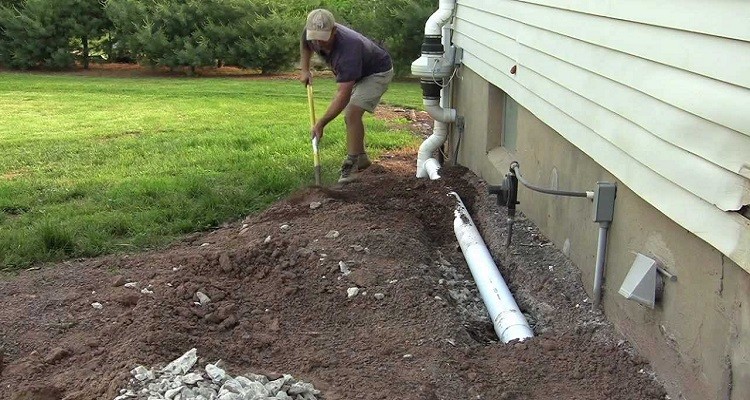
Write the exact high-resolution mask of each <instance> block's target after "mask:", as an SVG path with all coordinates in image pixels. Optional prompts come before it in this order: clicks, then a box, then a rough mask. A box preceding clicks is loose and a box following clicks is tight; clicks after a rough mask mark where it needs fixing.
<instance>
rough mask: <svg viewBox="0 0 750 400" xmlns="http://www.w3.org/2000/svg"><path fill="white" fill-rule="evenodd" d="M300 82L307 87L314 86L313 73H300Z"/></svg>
mask: <svg viewBox="0 0 750 400" xmlns="http://www.w3.org/2000/svg"><path fill="white" fill-rule="evenodd" d="M299 81H300V82H302V84H303V85H305V86H307V85H312V73H310V71H302V72H300V74H299Z"/></svg>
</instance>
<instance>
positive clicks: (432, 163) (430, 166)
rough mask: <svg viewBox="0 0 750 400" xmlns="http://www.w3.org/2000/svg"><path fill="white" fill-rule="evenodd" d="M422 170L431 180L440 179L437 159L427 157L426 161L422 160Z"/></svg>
mask: <svg viewBox="0 0 750 400" xmlns="http://www.w3.org/2000/svg"><path fill="white" fill-rule="evenodd" d="M424 170H425V172H427V176H429V177H430V179H431V180H433V181H434V180H438V179H440V174H439V173H438V171H439V170H440V163H439V162H438V160H436V159H434V158H428V159H427V161H425V162H424Z"/></svg>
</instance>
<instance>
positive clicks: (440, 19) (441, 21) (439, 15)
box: [424, 0, 456, 36]
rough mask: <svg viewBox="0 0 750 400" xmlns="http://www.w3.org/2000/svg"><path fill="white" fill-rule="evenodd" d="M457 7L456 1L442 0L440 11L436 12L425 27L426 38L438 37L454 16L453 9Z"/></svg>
mask: <svg viewBox="0 0 750 400" xmlns="http://www.w3.org/2000/svg"><path fill="white" fill-rule="evenodd" d="M455 7H456V0H440V5H439V6H438V10H437V11H435V12H434V13H433V14H432V15H431V16H430V18H429V19H427V22H426V23H425V25H424V34H425V36H438V35H440V29H441V28H442V27H443V25H445V24H446V23H447V22H448V20H449V19H450V18H451V15H453V9H454V8H455Z"/></svg>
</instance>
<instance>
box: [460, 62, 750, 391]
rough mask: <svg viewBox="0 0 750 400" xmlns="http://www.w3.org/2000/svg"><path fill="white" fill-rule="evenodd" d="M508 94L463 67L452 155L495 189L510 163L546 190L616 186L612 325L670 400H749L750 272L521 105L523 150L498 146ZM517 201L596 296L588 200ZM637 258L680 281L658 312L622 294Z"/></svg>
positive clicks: (609, 271)
mask: <svg viewBox="0 0 750 400" xmlns="http://www.w3.org/2000/svg"><path fill="white" fill-rule="evenodd" d="M505 96H506V94H505V93H504V92H503V91H502V90H500V89H499V88H498V87H497V86H495V85H494V84H493V83H491V82H488V80H487V79H485V78H483V77H482V76H480V74H478V73H477V72H476V71H473V70H472V69H471V68H469V67H466V66H464V67H462V68H461V69H460V70H459V72H458V74H457V77H456V79H454V88H453V102H454V106H455V108H456V109H457V111H458V114H459V115H460V116H463V117H464V118H465V130H464V131H463V133H462V135H463V137H462V140H461V143H460V147H459V148H458V150H456V148H455V146H456V139H457V135H456V133H457V132H455V131H454V132H453V133H452V134H451V136H450V138H449V142H448V148H449V151H450V152H451V153H452V152H454V151H458V159H457V160H458V162H459V163H460V164H462V165H465V166H467V167H469V168H470V169H471V170H473V171H474V172H476V173H477V174H479V175H480V176H481V177H483V178H485V179H486V180H488V181H489V182H490V183H493V184H498V183H500V182H501V180H502V177H503V175H504V174H505V173H506V172H507V171H508V166H509V164H510V162H511V161H513V160H516V161H518V162H519V163H520V165H521V172H522V174H523V176H524V177H525V178H526V179H528V180H529V181H531V182H533V183H536V184H539V185H542V186H548V187H557V188H559V189H563V190H576V191H584V190H593V189H594V188H595V185H596V182H597V181H609V182H616V183H617V185H618V187H617V200H616V206H615V216H614V221H613V223H612V226H611V229H610V236H609V241H608V249H607V264H606V271H605V283H604V292H603V300H602V305H603V307H604V309H605V312H606V314H607V317H608V318H609V319H610V320H611V321H613V322H614V323H615V324H616V326H617V327H618V329H619V330H620V331H621V332H622V333H623V334H624V335H625V336H626V337H627V338H629V339H630V340H631V341H632V343H633V344H634V345H635V346H636V347H637V348H638V350H639V352H640V354H641V355H643V356H645V357H647V358H648V359H649V361H650V362H651V363H652V365H653V367H654V368H655V370H656V372H657V374H658V376H659V378H660V379H662V380H663V381H664V383H665V384H666V386H667V389H668V390H669V392H670V394H671V395H672V398H673V399H678V398H680V397H678V396H679V395H683V396H684V398H687V399H695V400H705V399H730V400H741V399H742V400H744V399H748V398H750V274H748V273H747V272H746V271H745V270H744V269H742V268H741V267H740V266H738V265H737V264H736V263H734V262H733V261H731V260H730V259H729V258H728V257H727V256H725V255H723V254H722V253H721V252H720V251H718V250H717V249H716V248H714V247H713V246H712V245H710V244H709V243H707V242H706V241H704V240H702V239H701V238H699V237H697V236H696V235H694V234H692V233H690V232H689V231H687V230H686V229H684V228H683V227H682V226H680V225H679V224H678V223H676V222H675V221H673V220H672V219H671V218H669V217H668V216H666V215H665V214H664V213H662V212H660V211H659V210H657V209H656V208H655V207H654V206H653V205H651V204H649V203H648V202H647V201H645V200H644V199H643V198H642V197H640V196H639V195H638V194H636V193H635V192H634V191H633V190H632V189H631V188H630V187H629V186H628V185H627V184H626V183H624V182H623V181H622V180H621V179H618V178H617V177H616V176H614V175H613V174H611V173H610V172H609V171H608V170H607V169H605V168H604V167H603V166H602V165H601V164H600V163H598V162H596V161H594V160H593V159H592V158H591V157H590V156H588V155H587V154H586V153H584V152H583V151H581V150H580V149H579V148H578V147H577V146H575V145H573V144H572V143H571V142H570V141H568V140H567V139H566V138H564V137H563V136H562V135H561V134H560V133H559V132H557V131H555V130H554V129H552V128H551V127H550V126H549V125H547V124H545V123H544V122H542V121H541V120H540V119H539V118H538V117H537V116H535V115H534V114H532V113H531V112H530V111H529V110H528V109H526V108H524V107H523V106H521V107H519V111H518V116H517V122H516V126H515V128H516V129H517V138H516V149H517V150H516V151H513V152H511V151H508V150H507V149H505V148H503V147H500V146H499V143H500V140H499V137H500V135H502V132H501V130H502V128H501V127H502V125H503V121H502V118H503V114H502V110H503V102H504V101H505V98H506V97H505ZM519 103H520V102H519ZM519 201H520V205H519V208H520V210H521V211H523V212H524V213H525V214H526V215H527V216H528V217H529V218H531V219H532V220H533V221H534V222H535V223H536V224H537V225H538V226H539V228H540V229H541V230H542V231H543V232H544V233H545V235H547V237H548V238H549V239H550V240H552V241H553V242H554V243H555V245H556V246H557V247H558V248H560V249H563V251H564V252H565V253H566V254H567V255H568V257H569V258H570V259H571V260H572V261H573V263H574V264H575V265H576V266H577V267H578V268H579V269H580V270H581V272H582V279H583V283H584V286H585V288H586V290H587V291H588V292H589V295H590V294H591V291H592V286H593V268H594V264H595V256H596V241H597V233H598V224H596V223H594V222H593V221H592V219H591V207H592V204H591V202H590V201H588V200H584V199H581V198H561V197H553V196H547V195H542V194H539V193H535V192H532V191H530V190H525V189H524V188H521V189H520V191H519ZM634 252H639V253H642V254H644V255H647V256H650V257H652V258H655V259H657V260H659V261H660V262H661V263H662V265H663V267H664V268H665V269H666V270H668V271H670V272H671V273H673V274H675V275H676V276H677V277H678V279H677V281H676V282H667V283H666V287H665V292H664V298H663V300H662V301H661V302H660V303H658V304H657V307H656V309H654V310H651V309H648V308H646V307H643V306H641V305H639V304H637V303H635V302H633V301H630V300H626V299H625V298H623V297H622V296H620V295H619V294H618V289H619V287H620V285H621V284H622V282H623V280H624V278H625V275H626V274H627V272H628V270H629V268H630V266H631V264H632V262H633V260H634V258H635V256H634V254H633V253H634Z"/></svg>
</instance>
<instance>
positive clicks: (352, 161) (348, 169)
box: [339, 153, 372, 183]
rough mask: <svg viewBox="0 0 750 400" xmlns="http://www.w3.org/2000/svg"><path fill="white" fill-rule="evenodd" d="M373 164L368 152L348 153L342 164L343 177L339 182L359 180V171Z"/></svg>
mask: <svg viewBox="0 0 750 400" xmlns="http://www.w3.org/2000/svg"><path fill="white" fill-rule="evenodd" d="M370 165H372V163H371V162H370V158H369V157H367V153H362V154H358V155H351V154H350V155H348V156H347V157H346V159H345V160H344V163H343V164H341V177H340V178H339V183H348V182H353V181H355V180H357V178H358V176H359V173H360V172H362V171H364V170H365V169H367V167H369V166H370Z"/></svg>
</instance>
